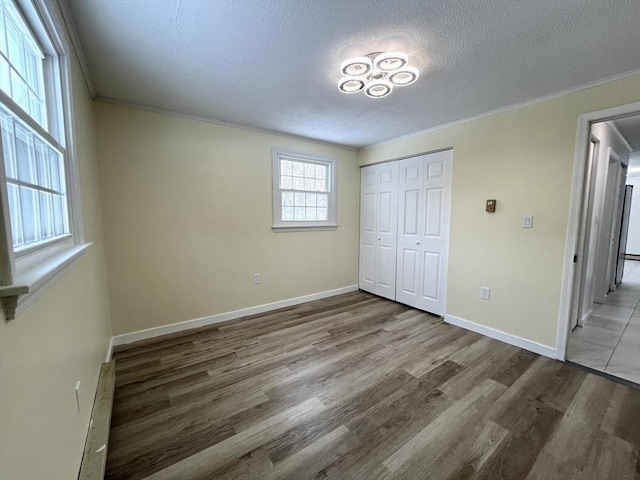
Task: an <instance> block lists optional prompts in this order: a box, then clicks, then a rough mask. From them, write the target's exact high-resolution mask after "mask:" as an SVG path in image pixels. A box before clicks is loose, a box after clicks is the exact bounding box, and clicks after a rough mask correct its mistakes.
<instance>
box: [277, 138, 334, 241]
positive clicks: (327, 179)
mask: <svg viewBox="0 0 640 480" xmlns="http://www.w3.org/2000/svg"><path fill="white" fill-rule="evenodd" d="M273 179H274V180H273V229H274V230H275V231H288V230H330V229H335V228H336V226H337V225H336V159H335V158H327V157H317V156H314V155H307V154H302V153H296V152H288V151H285V150H280V149H275V148H274V149H273Z"/></svg>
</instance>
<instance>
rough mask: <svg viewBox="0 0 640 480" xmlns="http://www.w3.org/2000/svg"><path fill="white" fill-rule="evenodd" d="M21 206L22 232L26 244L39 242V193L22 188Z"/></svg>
mask: <svg viewBox="0 0 640 480" xmlns="http://www.w3.org/2000/svg"><path fill="white" fill-rule="evenodd" d="M20 206H21V207H22V208H21V213H22V232H23V234H24V243H32V242H35V241H37V240H39V238H40V236H39V230H40V229H39V224H40V219H39V217H38V191H37V190H33V189H32V188H25V187H20Z"/></svg>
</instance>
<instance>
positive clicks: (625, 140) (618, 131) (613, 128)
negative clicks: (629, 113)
mask: <svg viewBox="0 0 640 480" xmlns="http://www.w3.org/2000/svg"><path fill="white" fill-rule="evenodd" d="M608 124H609V127H610V128H611V130H613V131H614V132H616V134H617V135H618V137H620V141H621V142H622V143H624V146H625V147H626V148H627V150H629V152H633V148H632V147H631V145H630V144H629V142H628V141H627V139H626V138H624V135H622V133H620V130H618V127H616V124H615V123H613V120H612V121H610V122H608ZM627 161H628V160H627Z"/></svg>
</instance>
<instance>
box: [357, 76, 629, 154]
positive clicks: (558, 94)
mask: <svg viewBox="0 0 640 480" xmlns="http://www.w3.org/2000/svg"><path fill="white" fill-rule="evenodd" d="M638 74H640V68H638V69H635V70H630V71H628V72H624V73H619V74H617V75H612V76H610V77H606V78H602V79H600V80H596V81H593V82H589V83H585V84H583V85H579V86H577V87H572V88H567V89H566V90H560V91H559V92H555V93H550V94H549V95H544V96H542V97H538V98H534V99H531V100H527V101H524V102H520V103H514V104H511V105H507V106H506V107H501V108H497V109H495V110H489V111H488V112H484V113H481V114H479V115H475V116H473V117H467V118H463V119H460V120H454V121H453V122H449V123H443V124H441V125H436V126H434V127H429V128H426V129H424V130H420V131H418V132H414V133H409V134H407V135H401V136H399V137H395V138H391V139H389V140H385V141H383V142H379V143H374V144H371V145H367V146H366V147H362V148H361V149H360V150H361V151H362V150H369V149H371V148H376V147H380V146H382V145H388V144H391V143H396V142H399V141H401V140H406V139H409V138H413V137H418V136H420V135H424V134H426V133H432V132H436V131H438V130H442V129H443V128H449V127H453V126H456V125H460V124H462V123H467V122H473V121H475V120H479V119H481V118H485V117H490V116H492V115H497V114H498V113H504V112H508V111H510V110H515V109H516V108H521V107H528V106H530V105H535V104H536V103H540V102H545V101H547V100H551V99H553V98H558V97H561V96H563V95H568V94H570V93H576V92H579V91H581V90H586V89H588V88H593V87H597V86H599V85H604V84H605V83H610V82H614V81H616V80H621V79H623V78H627V77H632V76H634V75H638Z"/></svg>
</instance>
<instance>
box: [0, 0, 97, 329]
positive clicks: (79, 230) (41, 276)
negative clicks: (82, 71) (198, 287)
mask: <svg viewBox="0 0 640 480" xmlns="http://www.w3.org/2000/svg"><path fill="white" fill-rule="evenodd" d="M14 2H15V3H16V5H17V7H18V9H19V11H20V13H21V15H22V16H23V19H24V21H25V23H26V25H27V26H28V28H29V29H30V30H31V32H32V34H33V35H34V37H35V39H36V41H37V43H38V44H39V47H40V48H41V49H42V50H43V53H44V55H45V60H44V65H43V70H44V72H43V74H44V77H45V80H44V82H45V98H46V99H47V122H46V125H47V126H48V128H46V129H45V128H43V127H42V126H41V125H40V124H39V123H37V122H36V121H35V120H34V119H32V118H31V117H30V116H29V114H27V113H26V112H25V111H24V110H22V109H21V108H20V107H19V106H18V105H17V104H16V103H15V102H14V101H13V100H12V99H11V97H10V96H9V95H7V94H6V93H4V92H3V91H1V90H0V102H1V103H3V104H4V105H5V107H6V109H8V110H11V111H12V113H13V115H15V116H17V117H18V118H19V120H20V121H21V122H23V123H25V124H27V125H28V126H29V127H30V128H31V129H32V130H33V131H34V132H35V133H37V134H38V135H39V136H41V137H43V138H44V139H46V140H47V141H48V142H49V143H51V144H52V145H53V146H54V147H55V148H56V149H58V150H59V151H61V152H63V155H64V167H65V180H66V195H67V208H68V212H67V216H68V223H69V231H70V233H69V234H68V235H65V236H64V237H59V238H54V239H51V240H50V241H46V242H42V243H40V244H36V245H34V246H33V247H32V248H26V249H23V250H21V251H19V252H15V251H14V249H13V242H12V233H11V222H10V214H9V203H8V196H7V187H6V185H7V179H6V175H5V169H4V161H0V182H1V185H2V188H1V189H0V193H1V195H0V207H1V208H0V300H1V301H2V308H3V310H4V316H5V319H6V320H11V319H13V318H14V317H15V315H16V314H19V313H20V312H21V311H22V310H24V309H25V308H26V307H27V306H28V305H30V304H31V303H32V302H33V301H34V300H35V299H36V298H37V297H38V296H39V295H40V293H42V290H43V288H44V287H45V286H47V285H48V284H50V283H51V281H52V280H54V278H55V277H56V276H57V275H58V274H60V273H61V272H63V271H64V270H66V269H67V268H68V267H69V266H71V265H72V264H73V263H75V261H77V260H78V259H79V258H80V257H81V255H82V254H83V253H84V251H85V250H86V249H87V248H88V247H89V246H90V245H91V244H90V243H86V242H85V240H84V230H83V226H82V212H81V204H80V185H79V175H78V168H77V162H76V155H75V137H74V123H73V112H74V109H73V104H72V100H73V92H72V88H71V63H70V55H71V54H72V50H71V47H70V46H71V41H70V38H69V36H68V35H69V34H68V31H67V30H66V27H65V24H64V20H63V17H62V12H61V11H60V7H59V6H58V4H57V3H56V2H50V1H47V0H14ZM0 160H2V144H1V142H0Z"/></svg>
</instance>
